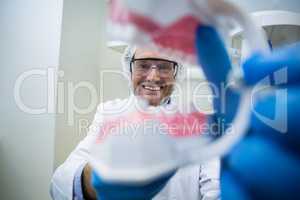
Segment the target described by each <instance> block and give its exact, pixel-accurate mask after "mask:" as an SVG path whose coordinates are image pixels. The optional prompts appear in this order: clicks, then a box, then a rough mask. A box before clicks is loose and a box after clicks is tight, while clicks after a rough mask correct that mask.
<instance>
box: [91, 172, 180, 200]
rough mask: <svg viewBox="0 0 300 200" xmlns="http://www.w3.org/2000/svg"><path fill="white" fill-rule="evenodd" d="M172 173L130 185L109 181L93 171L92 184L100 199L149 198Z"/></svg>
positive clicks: (143, 199)
mask: <svg viewBox="0 0 300 200" xmlns="http://www.w3.org/2000/svg"><path fill="white" fill-rule="evenodd" d="M173 174H174V172H172V173H170V174H167V175H164V176H162V177H159V178H157V179H155V180H153V181H151V182H150V183H147V184H143V185H138V184H137V185H132V184H126V183H122V184H121V183H109V182H107V181H103V180H102V179H101V177H99V176H98V175H97V174H96V173H95V172H93V173H92V185H93V187H94V188H95V190H96V192H97V196H98V198H99V199H100V200H150V199H152V198H153V197H154V196H155V195H156V194H157V193H159V192H160V191H161V190H162V188H163V187H164V186H165V185H166V183H167V182H168V180H169V179H170V178H171V177H172V176H173Z"/></svg>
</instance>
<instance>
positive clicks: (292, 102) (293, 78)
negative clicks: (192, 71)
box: [196, 27, 300, 200]
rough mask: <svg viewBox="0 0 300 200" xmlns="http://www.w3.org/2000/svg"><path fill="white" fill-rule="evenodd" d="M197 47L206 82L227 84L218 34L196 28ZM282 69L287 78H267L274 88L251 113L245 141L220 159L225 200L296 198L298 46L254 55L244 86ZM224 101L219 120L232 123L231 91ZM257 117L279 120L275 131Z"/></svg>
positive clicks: (299, 181) (299, 174) (299, 170)
mask: <svg viewBox="0 0 300 200" xmlns="http://www.w3.org/2000/svg"><path fill="white" fill-rule="evenodd" d="M196 42H197V52H198V55H199V56H198V57H199V62H200V64H201V65H202V67H203V69H204V72H205V73H206V75H207V78H208V80H209V81H211V82H212V83H214V84H219V83H220V82H222V81H224V80H226V74H227V72H228V70H229V67H230V64H229V59H228V55H227V53H226V51H225V50H224V46H223V43H222V41H221V40H220V38H219V36H218V34H217V33H216V31H215V30H214V29H213V28H211V27H199V28H198V30H197V41H196ZM283 67H287V68H285V69H287V79H286V80H285V78H284V73H285V72H284V71H281V72H280V73H279V75H281V77H280V76H278V77H277V78H276V77H274V76H270V77H271V81H270V82H271V84H274V85H276V86H277V87H276V89H275V90H273V91H272V92H269V94H267V95H265V96H264V97H260V98H259V100H257V102H256V104H255V108H254V110H255V111H256V113H254V112H253V113H252V119H251V124H250V128H249V131H248V133H247V135H246V137H245V138H243V139H242V141H240V142H239V143H238V144H236V145H235V147H234V148H233V149H232V150H231V152H230V153H229V154H228V155H227V156H226V157H225V158H223V160H222V171H221V193H222V199H223V200H233V199H234V200H242V199H299V198H300V194H299V192H300V132H299V131H298V129H297V128H298V127H297V119H298V117H299V116H298V115H299V114H300V85H299V83H300V43H298V44H296V45H294V46H291V47H287V48H283V49H279V50H275V51H274V52H272V54H271V55H262V54H259V53H257V54H254V55H253V56H252V57H251V58H249V59H248V60H247V61H246V62H245V63H244V65H243V69H244V72H245V81H246V84H248V85H254V84H255V83H257V82H258V81H259V80H261V79H263V78H264V77H266V76H267V75H271V74H272V73H273V72H275V71H277V70H279V69H281V68H283ZM216 71H217V73H216ZM277 75H278V74H277ZM285 96H286V98H285ZM276 97H277V98H276ZM226 98H227V101H226V108H227V110H226V113H225V114H222V113H220V112H217V117H223V118H224V119H225V120H226V122H230V121H231V120H232V117H233V116H234V113H235V111H236V110H235V108H236V107H237V106H236V105H237V102H238V99H239V97H238V95H237V94H235V93H234V91H229V92H228V95H227V96H226ZM214 106H215V108H216V109H217V111H219V110H218V109H219V108H220V101H219V100H215V102H214ZM285 108H286V109H287V118H286V120H287V124H286V126H285V124H284V120H285V119H284V114H285ZM259 115H260V116H265V117H268V118H272V117H275V118H277V121H276V123H275V124H276V125H279V126H277V130H276V129H274V128H272V127H271V124H270V123H269V122H266V121H265V120H264V121H262V119H261V118H259V117H258V116H259ZM273 125H274V124H273ZM282 132H285V133H282Z"/></svg>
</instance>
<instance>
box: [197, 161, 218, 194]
mask: <svg viewBox="0 0 300 200" xmlns="http://www.w3.org/2000/svg"><path fill="white" fill-rule="evenodd" d="M199 187H200V196H201V200H219V199H221V197H220V195H221V194H220V160H219V159H218V158H216V159H213V160H211V161H209V162H207V163H205V164H203V165H201V168H200V177H199Z"/></svg>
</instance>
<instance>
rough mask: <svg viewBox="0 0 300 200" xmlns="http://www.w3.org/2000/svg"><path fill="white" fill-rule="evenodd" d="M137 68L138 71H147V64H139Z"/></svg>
mask: <svg viewBox="0 0 300 200" xmlns="http://www.w3.org/2000/svg"><path fill="white" fill-rule="evenodd" d="M139 67H140V69H149V65H147V64H140V65H139Z"/></svg>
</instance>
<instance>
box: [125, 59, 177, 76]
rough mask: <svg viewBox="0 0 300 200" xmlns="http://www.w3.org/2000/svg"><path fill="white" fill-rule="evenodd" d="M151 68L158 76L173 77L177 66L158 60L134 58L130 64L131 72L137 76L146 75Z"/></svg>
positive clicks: (173, 63)
mask: <svg viewBox="0 0 300 200" xmlns="http://www.w3.org/2000/svg"><path fill="white" fill-rule="evenodd" d="M152 68H156V69H157V70H158V72H159V75H160V76H163V77H168V76H175V75H176V73H177V68H178V64H177V63H176V62H174V61H170V60H165V59H160V58H136V59H135V58H134V59H132V61H131V63H130V70H131V72H133V73H135V74H137V75H147V74H148V73H149V72H150V70H151V69H152Z"/></svg>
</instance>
